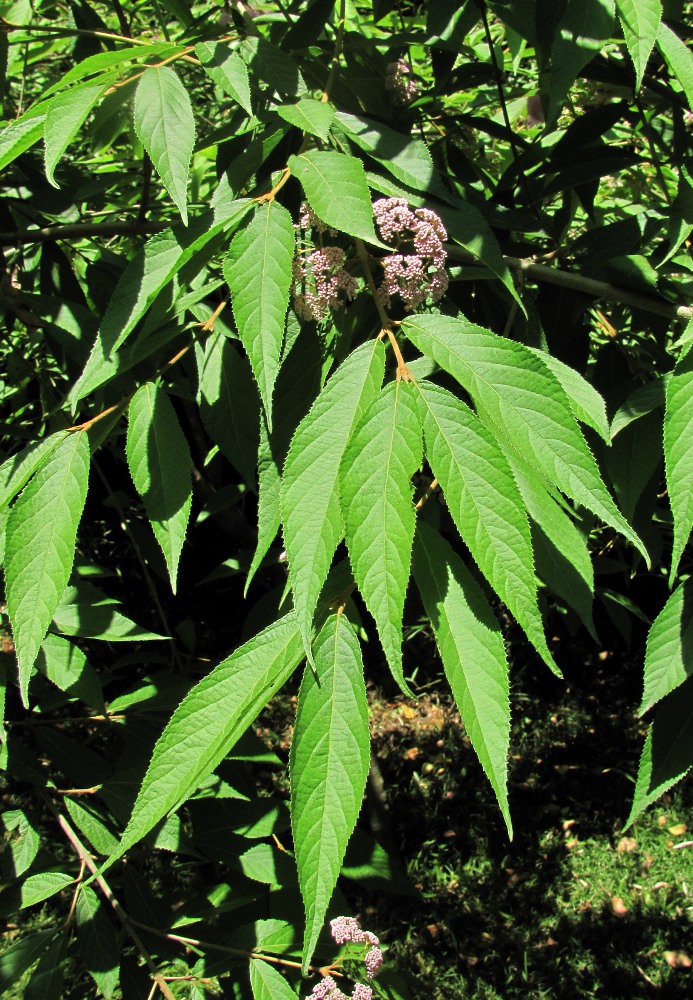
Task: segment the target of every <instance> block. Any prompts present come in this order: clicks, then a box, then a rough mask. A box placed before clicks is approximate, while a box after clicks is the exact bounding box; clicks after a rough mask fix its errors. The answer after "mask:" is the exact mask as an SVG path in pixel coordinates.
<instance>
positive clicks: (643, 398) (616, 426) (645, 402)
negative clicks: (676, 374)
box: [611, 374, 671, 441]
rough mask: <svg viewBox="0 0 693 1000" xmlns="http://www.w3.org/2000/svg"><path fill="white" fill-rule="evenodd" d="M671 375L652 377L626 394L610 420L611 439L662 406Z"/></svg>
mask: <svg viewBox="0 0 693 1000" xmlns="http://www.w3.org/2000/svg"><path fill="white" fill-rule="evenodd" d="M670 377H671V375H670V374H667V375H664V376H663V377H662V378H656V379H653V380H652V381H651V382H648V383H647V385H641V386H638V388H637V389H634V390H633V392H631V394H630V395H629V396H628V398H627V399H626V401H625V403H623V404H622V406H620V407H619V409H618V410H617V411H616V413H615V414H614V419H613V420H612V421H611V440H612V441H613V440H614V438H615V437H616V435H617V434H620V433H621V431H622V430H624V429H625V428H626V427H628V425H629V424H631V423H632V422H633V421H634V420H639V419H640V418H641V417H644V416H645V415H646V414H648V413H651V412H652V410H656V409H657V408H658V407H659V406H664V403H665V398H666V395H665V394H666V384H667V382H668V381H669V379H670Z"/></svg>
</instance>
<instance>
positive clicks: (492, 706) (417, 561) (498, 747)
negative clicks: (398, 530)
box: [412, 521, 513, 837]
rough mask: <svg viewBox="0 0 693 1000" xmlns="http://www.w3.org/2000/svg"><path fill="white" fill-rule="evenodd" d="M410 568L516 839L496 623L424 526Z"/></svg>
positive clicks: (504, 670)
mask: <svg viewBox="0 0 693 1000" xmlns="http://www.w3.org/2000/svg"><path fill="white" fill-rule="evenodd" d="M412 565H413V570H414V579H415V580H416V585H417V587H418V588H419V591H420V593H421V597H422V599H423V602H424V608H425V609H426V614H427V615H428V617H429V618H430V620H431V625H432V626H433V631H434V633H435V637H436V643H437V645H438V649H439V651H440V657H441V660H442V661H443V667H444V669H445V675H446V677H447V679H448V682H449V684H450V687H451V688H452V693H453V696H454V698H455V702H456V704H457V707H458V708H459V710H460V715H461V716H462V721H463V723H464V728H465V730H466V732H467V734H468V735H469V738H470V740H471V741H472V746H473V747H474V750H475V752H476V755H477V757H478V758H479V761H480V763H481V766H482V767H483V769H484V771H485V772H486V775H487V777H488V779H489V781H490V782H491V786H492V788H493V791H494V793H495V795H496V798H497V800H498V805H499V806H500V810H501V813H502V814H503V819H504V820H505V825H506V827H507V830H508V836H509V837H512V835H513V832H512V823H511V820H510V809H509V806H508V789H507V780H508V747H509V744H510V697H509V682H508V664H507V660H506V656H505V645H504V643H503V636H502V634H501V631H500V628H499V626H498V622H497V621H496V619H495V618H494V615H493V612H492V611H491V608H490V607H489V604H488V601H487V600H486V598H485V597H484V595H483V592H482V590H481V588H480V587H479V585H478V583H476V581H475V580H474V578H473V577H472V576H471V574H470V573H469V571H468V570H467V568H466V567H465V565H464V563H463V562H462V560H461V559H460V558H459V556H457V555H455V553H454V552H453V550H452V548H451V547H450V545H449V544H448V543H447V542H446V541H445V540H444V539H443V538H442V537H441V536H440V535H439V534H438V533H437V532H436V531H435V530H434V529H433V528H431V527H430V526H429V525H427V524H426V523H425V522H424V521H419V523H418V525H417V529H416V539H415V541H414V556H413V562H412Z"/></svg>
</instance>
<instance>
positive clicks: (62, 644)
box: [36, 633, 104, 711]
mask: <svg viewBox="0 0 693 1000" xmlns="http://www.w3.org/2000/svg"><path fill="white" fill-rule="evenodd" d="M36 666H37V667H38V669H39V670H40V671H41V673H42V674H45V676H46V677H47V678H48V680H49V681H52V682H53V684H55V686H56V687H58V688H60V690H61V691H64V692H65V694H67V695H69V697H70V698H79V699H80V701H83V702H84V703H85V704H87V705H91V706H92V708H96V709H99V710H100V711H103V708H104V702H103V692H102V690H101V684H100V683H99V678H98V677H97V675H96V672H95V671H94V668H93V667H92V666H91V665H90V664H89V663H87V658H86V656H85V655H84V653H83V652H82V650H81V649H80V648H79V647H78V646H75V644H74V643H73V642H68V640H67V639H62V638H61V637H60V636H57V635H51V634H50V633H49V634H48V635H47V636H46V637H45V639H44V640H43V642H42V644H41V651H40V653H39V655H38V659H37V661H36Z"/></svg>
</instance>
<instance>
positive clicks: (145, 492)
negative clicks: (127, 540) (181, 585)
mask: <svg viewBox="0 0 693 1000" xmlns="http://www.w3.org/2000/svg"><path fill="white" fill-rule="evenodd" d="M126 451H127V459H128V465H129V467H130V473H131V475H132V479H133V482H134V484H135V488H136V490H137V492H138V493H139V495H140V496H141V497H142V500H143V501H144V507H145V510H146V511H147V517H148V518H149V520H150V522H151V525H152V528H153V530H154V534H155V535H156V538H157V541H158V542H159V545H160V546H161V549H162V551H163V553H164V558H165V559H166V565H167V567H168V572H169V577H170V579H171V588H172V590H173V592H174V593H175V591H176V579H177V576H178V562H179V559H180V554H181V551H182V548H183V543H184V542H185V535H186V532H187V529H188V520H189V518H190V505H191V503H192V483H191V470H192V458H191V456H190V449H189V448H188V442H187V441H186V440H185V435H184V434H183V431H182V430H181V427H180V424H179V423H178V417H177V416H176V411H175V410H174V409H173V404H172V403H171V401H170V399H169V398H168V395H167V394H166V392H165V391H164V390H163V389H160V388H159V387H158V386H157V385H155V384H154V383H153V382H147V383H145V385H143V386H141V388H140V389H138V390H137V392H136V393H135V395H134V396H133V397H132V401H131V402H130V411H129V414H128V434H127V444H126Z"/></svg>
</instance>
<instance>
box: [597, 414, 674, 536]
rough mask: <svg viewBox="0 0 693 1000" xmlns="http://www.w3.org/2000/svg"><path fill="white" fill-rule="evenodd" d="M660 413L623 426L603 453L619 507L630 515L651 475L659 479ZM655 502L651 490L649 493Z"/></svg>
mask: <svg viewBox="0 0 693 1000" xmlns="http://www.w3.org/2000/svg"><path fill="white" fill-rule="evenodd" d="M661 462H662V415H661V413H660V412H659V411H654V412H652V413H648V414H647V416H645V417H643V419H642V420H640V421H639V422H638V423H637V424H631V425H630V426H629V427H626V428H625V429H624V430H623V431H622V432H621V433H620V434H619V435H618V437H617V438H616V439H615V440H614V442H613V444H612V446H611V448H610V449H609V451H608V452H607V453H606V456H605V465H606V469H607V472H608V474H609V478H610V480H611V484H612V486H613V489H614V493H615V494H616V498H617V499H618V503H619V507H620V508H621V510H622V511H623V513H624V514H625V515H626V517H628V518H630V519H633V518H634V517H635V515H636V511H637V509H638V505H639V504H640V501H641V499H642V498H643V494H646V492H650V491H647V487H648V486H649V485H650V484H651V482H652V479H653V476H655V473H657V475H656V477H655V478H656V482H659V481H660V479H661V470H660V466H661ZM652 506H654V494H652Z"/></svg>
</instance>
